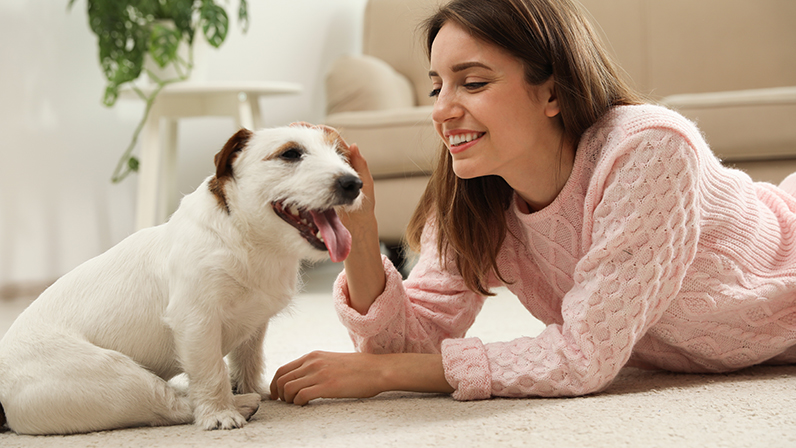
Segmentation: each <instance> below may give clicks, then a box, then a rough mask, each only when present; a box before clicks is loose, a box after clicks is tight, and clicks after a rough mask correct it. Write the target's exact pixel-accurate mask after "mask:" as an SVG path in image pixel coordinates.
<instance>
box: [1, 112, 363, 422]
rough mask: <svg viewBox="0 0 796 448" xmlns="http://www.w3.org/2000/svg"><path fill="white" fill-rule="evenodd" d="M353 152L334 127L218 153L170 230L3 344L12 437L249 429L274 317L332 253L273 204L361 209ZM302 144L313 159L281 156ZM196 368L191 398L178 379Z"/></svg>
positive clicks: (49, 293) (116, 257)
mask: <svg viewBox="0 0 796 448" xmlns="http://www.w3.org/2000/svg"><path fill="white" fill-rule="evenodd" d="M341 142H342V141H341V140H339V136H337V135H336V133H334V132H333V131H331V130H329V129H325V130H324V129H321V128H310V127H304V126H298V127H284V128H274V129H264V130H260V131H257V132H256V133H250V132H249V131H245V130H242V131H240V132H239V133H238V134H236V135H235V136H234V137H233V138H232V139H230V141H229V142H228V143H227V145H226V146H225V148H224V150H223V151H222V152H221V153H219V155H218V156H217V157H216V160H217V163H218V164H219V167H218V169H217V173H216V175H214V176H210V177H208V178H207V179H206V180H205V181H204V183H203V184H202V185H201V186H200V187H199V188H198V189H197V190H196V191H195V192H193V193H191V194H189V195H187V196H185V197H184V198H183V200H182V202H181V204H180V207H179V209H178V210H177V211H176V212H175V213H174V215H173V216H172V217H171V218H170V220H169V221H168V222H167V223H166V224H163V225H161V226H157V227H153V228H149V229H144V230H141V231H139V232H136V233H134V234H133V235H131V236H130V237H128V238H127V239H125V240H124V241H122V242H121V243H119V244H118V245H116V246H115V247H113V248H111V249H110V250H108V251H107V252H105V253H104V254H102V255H100V256H98V257H96V258H94V259H92V260H89V261H87V262H86V263H84V264H82V265H81V266H79V267H77V268H76V269H74V270H73V271H71V272H70V273H68V274H66V275H65V276H64V277H62V278H61V279H59V280H58V281H57V282H56V283H55V284H53V285H52V286H51V287H50V288H49V289H47V290H46V291H45V292H44V293H43V294H42V295H41V296H40V297H39V298H38V299H37V300H36V301H34V302H33V304H32V305H31V306H30V307H29V308H28V309H27V310H25V311H24V312H23V313H22V314H21V315H20V316H19V318H18V319H17V320H16V322H15V323H14V324H13V326H12V327H11V329H10V330H9V331H8V333H7V334H6V335H5V337H4V338H3V339H2V341H0V404H2V406H3V408H4V409H5V415H6V417H7V420H8V425H9V427H10V428H11V429H12V430H14V431H16V432H18V433H25V434H66V433H76V432H89V431H96V430H104V429H111V428H120V427H129V426H139V425H169V424H182V423H189V422H192V421H193V422H195V423H196V424H197V425H198V426H200V427H202V428H205V429H215V428H224V429H228V428H237V427H241V426H243V425H244V424H245V423H246V421H247V419H248V418H250V417H251V415H253V414H254V412H256V410H257V408H258V407H259V404H260V401H261V400H262V399H264V398H265V397H267V396H268V395H270V392H269V391H268V388H267V385H266V384H265V383H264V379H263V378H262V375H263V353H262V343H263V338H264V335H265V331H266V325H267V323H268V320H269V319H270V318H271V317H272V316H273V315H274V314H276V313H278V312H279V311H280V310H282V309H283V308H284V307H285V306H286V305H287V304H288V302H289V301H290V299H291V297H292V296H294V295H295V294H296V292H297V289H298V277H299V268H300V264H301V262H302V260H319V259H321V258H323V257H325V256H327V254H326V253H325V252H322V251H320V250H318V249H316V248H313V247H312V246H311V245H310V244H309V243H308V242H307V241H306V240H305V239H304V238H302V237H301V236H300V235H299V232H298V231H297V230H296V229H294V228H293V227H292V226H291V225H289V224H288V223H286V222H285V221H283V220H282V219H281V218H279V217H278V216H277V215H276V214H275V213H274V211H273V209H272V207H271V203H272V202H273V201H276V200H283V199H284V200H286V202H288V203H290V204H293V205H296V206H298V207H304V208H306V209H329V208H330V207H334V206H341V205H346V204H350V203H351V202H352V201H351V198H348V200H341V199H340V198H339V197H338V195H336V194H335V192H334V184H335V182H336V179H338V178H340V176H344V175H348V176H351V175H353V176H356V172H355V171H354V170H353V169H352V168H351V166H350V165H349V164H348V162H347V159H346V156H347V155H346V154H345V145H343V144H341ZM291 145H292V146H291ZM291 147H292V148H294V149H299V150H300V151H299V153H300V155H301V158H300V160H288V158H287V157H281V156H280V153H279V151H285V150H286V148H291ZM225 151H226V152H225ZM222 153H223V154H222ZM290 155H291V156H295V155H296V154H295V153H292V154H290ZM360 185H361V184H360ZM358 190H359V188H358V187H357V188H356V192H355V193H358ZM227 354H228V355H229V356H228V365H227V363H225V361H224V355H227ZM182 372H185V373H187V376H188V378H189V386H188V393H187V394H186V393H185V392H184V391H183V392H180V391H178V390H177V389H175V388H173V387H172V385H171V384H170V383H167V380H169V379H170V378H172V377H174V376H175V375H177V374H180V373H182ZM233 391H234V392H236V393H237V394H238V395H233ZM0 424H1V422H0Z"/></svg>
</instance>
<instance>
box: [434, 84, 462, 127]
mask: <svg viewBox="0 0 796 448" xmlns="http://www.w3.org/2000/svg"><path fill="white" fill-rule="evenodd" d="M461 114H462V108H461V105H460V104H459V103H458V101H457V100H456V97H455V95H454V94H453V92H451V91H450V90H447V89H440V91H439V94H438V95H437V99H436V100H435V101H434V108H433V109H432V111H431V120H432V121H434V122H436V123H444V122H446V121H448V120H451V119H453V118H458V117H459V116H461Z"/></svg>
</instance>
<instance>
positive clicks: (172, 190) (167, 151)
mask: <svg viewBox="0 0 796 448" xmlns="http://www.w3.org/2000/svg"><path fill="white" fill-rule="evenodd" d="M177 123H178V120H177V119H176V118H166V126H165V128H164V129H163V132H164V143H165V145H164V147H163V168H162V169H161V173H160V192H159V193H160V194H159V201H158V214H157V220H158V221H157V223H158V224H160V223H162V222H166V220H167V219H168V218H169V216H170V215H171V214H172V213H174V211H175V210H177V205H178V198H177Z"/></svg>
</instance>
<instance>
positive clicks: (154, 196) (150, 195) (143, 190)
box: [135, 107, 161, 230]
mask: <svg viewBox="0 0 796 448" xmlns="http://www.w3.org/2000/svg"><path fill="white" fill-rule="evenodd" d="M142 133H143V139H142V141H141V164H140V165H139V170H138V198H137V204H136V217H135V228H136V230H139V229H143V228H146V227H151V226H154V225H157V224H159V222H158V216H157V214H158V188H159V184H160V182H159V181H160V179H159V178H160V165H161V154H160V114H158V113H157V111H156V110H155V107H153V108H152V110H151V111H150V113H149V118H147V122H146V124H145V125H144V129H143V132H142Z"/></svg>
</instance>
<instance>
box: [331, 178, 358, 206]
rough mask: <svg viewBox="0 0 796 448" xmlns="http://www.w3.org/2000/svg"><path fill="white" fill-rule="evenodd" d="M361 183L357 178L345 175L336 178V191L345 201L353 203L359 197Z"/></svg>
mask: <svg viewBox="0 0 796 448" xmlns="http://www.w3.org/2000/svg"><path fill="white" fill-rule="evenodd" d="M361 189H362V181H361V180H359V178H358V177H357V176H353V175H350V174H347V175H345V176H340V177H339V178H337V191H338V193H339V194H340V196H342V197H343V198H345V199H346V200H349V201H353V200H354V199H356V198H357V196H359V190H361Z"/></svg>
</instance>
